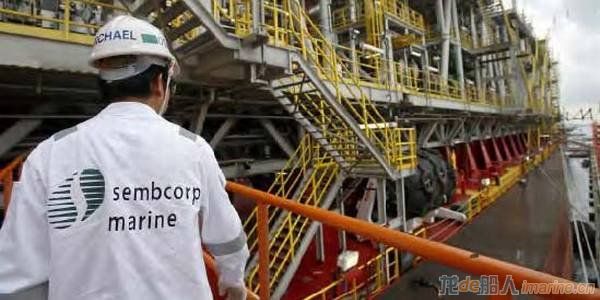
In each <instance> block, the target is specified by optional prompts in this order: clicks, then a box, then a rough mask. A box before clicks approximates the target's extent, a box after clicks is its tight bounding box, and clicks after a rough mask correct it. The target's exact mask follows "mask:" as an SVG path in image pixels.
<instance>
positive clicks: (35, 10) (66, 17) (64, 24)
mask: <svg viewBox="0 0 600 300" xmlns="http://www.w3.org/2000/svg"><path fill="white" fill-rule="evenodd" d="M1 4H2V6H1V7H0V32H6V33H13V34H18V35H26V36H32V37H36V38H43V39H50V40H58V41H64V42H71V43H78V44H85V45H91V44H93V41H94V34H95V33H96V31H97V29H98V28H100V26H102V25H103V24H104V22H105V21H107V20H109V19H110V18H112V17H113V16H115V15H118V14H124V13H127V11H126V9H125V8H123V7H121V6H117V5H114V4H111V3H107V2H102V1H94V0H62V1H58V0H57V1H56V2H55V3H54V5H51V6H53V7H42V6H41V3H40V1H31V2H27V1H8V0H3V1H2V2H1ZM44 5H48V4H47V3H45V4H44Z"/></svg>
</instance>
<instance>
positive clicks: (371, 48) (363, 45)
mask: <svg viewBox="0 0 600 300" xmlns="http://www.w3.org/2000/svg"><path fill="white" fill-rule="evenodd" d="M360 49H361V50H367V51H371V52H375V53H379V54H381V55H385V50H383V49H381V48H379V47H375V46H373V45H370V44H367V43H364V42H361V43H360Z"/></svg>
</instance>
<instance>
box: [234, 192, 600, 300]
mask: <svg viewBox="0 0 600 300" xmlns="http://www.w3.org/2000/svg"><path fill="white" fill-rule="evenodd" d="M227 189H228V190H229V191H230V192H232V193H235V194H239V195H241V196H244V198H246V199H250V200H252V201H255V202H256V203H257V205H258V223H259V226H258V233H259V253H260V254H259V265H258V277H259V280H260V286H262V287H265V286H268V284H269V282H270V280H269V277H270V275H269V268H268V267H269V265H270V264H269V260H270V255H269V253H268V239H269V233H268V231H269V229H268V221H267V220H268V217H269V216H268V214H269V211H268V206H276V207H279V208H281V209H284V210H286V211H288V212H290V213H294V214H298V215H301V216H303V217H306V218H308V219H310V220H314V221H318V222H321V223H323V224H325V225H327V226H331V227H334V228H336V229H339V230H345V231H347V232H351V233H354V234H357V235H360V236H363V237H365V238H368V239H370V240H373V241H376V242H380V243H383V244H386V245H389V246H391V247H393V248H394V249H398V250H402V251H408V252H410V253H413V254H414V255H417V256H421V257H423V259H425V260H429V261H432V262H436V263H439V264H442V265H445V266H448V267H451V268H454V269H457V270H460V271H463V272H466V273H469V274H475V275H485V274H488V275H490V274H493V275H498V276H499V278H500V280H502V281H504V280H506V278H507V276H511V277H512V279H513V280H514V283H515V286H516V288H517V289H520V288H521V286H522V285H523V282H525V281H526V282H528V283H544V284H547V285H548V286H550V287H552V286H555V285H559V284H573V282H571V281H569V280H566V279H563V278H559V277H556V276H553V275H550V274H546V273H542V272H539V271H535V270H532V269H528V268H525V267H522V266H518V265H515V264H511V263H507V262H503V261H500V260H496V259H493V258H490V257H486V256H484V255H481V254H479V253H473V252H470V251H466V250H463V249H459V248H456V247H452V246H449V245H446V244H443V243H439V242H434V241H430V240H426V239H423V238H419V237H416V236H414V235H411V234H407V233H402V232H399V231H396V230H392V229H388V228H385V227H381V226H379V225H377V224H372V223H369V222H365V221H362V220H358V219H355V218H351V217H346V216H343V215H339V214H337V213H335V212H331V211H328V210H323V209H319V208H316V207H312V206H309V205H303V204H299V203H297V202H295V201H291V200H289V199H285V198H281V197H278V196H275V195H272V194H269V193H265V192H262V191H259V190H255V189H252V188H249V187H246V186H244V185H240V184H236V183H228V184H227ZM488 205H489V204H488ZM388 251H393V250H386V252H385V254H386V255H387V254H388V253H390V252H388ZM382 259H383V258H382V257H375V258H374V259H373V260H371V262H370V263H368V264H367V265H377V264H379V262H380V261H381V260H382ZM388 267H389V266H388ZM378 269H379V268H378ZM393 276H399V275H397V274H396V273H392V277H393ZM380 278H385V277H384V276H382V273H381V271H375V272H374V273H372V274H371V275H370V276H369V279H368V280H367V281H366V282H364V283H363V284H364V285H372V284H375V286H378V285H379V286H382V285H384V284H385V285H387V284H389V283H386V282H384V283H383V284H380V283H378V282H382V281H381V279H380ZM338 284H340V282H338V281H336V282H333V283H332V284H331V285H330V286H329V287H326V289H325V290H321V291H320V292H318V293H316V294H313V295H311V297H312V298H323V297H325V298H327V299H329V295H327V294H326V293H327V292H326V291H328V290H330V289H332V288H333V287H335V286H336V285H338ZM358 286H359V283H358V282H355V283H354V287H355V288H352V289H351V292H353V293H355V294H354V295H356V292H357V291H358V290H359V288H358ZM554 290H555V289H550V291H554ZM556 290H558V289H556ZM259 295H260V297H261V299H268V298H269V296H270V290H269V289H268V288H260V289H259ZM350 295H352V294H347V296H350ZM543 296H544V297H547V298H556V297H557V295H555V294H549V295H543ZM599 297H600V291H598V290H597V289H596V290H595V291H594V294H578V295H560V298H561V299H581V300H585V299H598V298H599Z"/></svg>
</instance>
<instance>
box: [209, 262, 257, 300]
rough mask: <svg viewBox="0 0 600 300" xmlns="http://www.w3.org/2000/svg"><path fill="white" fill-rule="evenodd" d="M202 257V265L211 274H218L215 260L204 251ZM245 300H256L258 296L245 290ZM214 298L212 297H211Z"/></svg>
mask: <svg viewBox="0 0 600 300" xmlns="http://www.w3.org/2000/svg"><path fill="white" fill-rule="evenodd" d="M203 256H204V264H205V265H206V269H207V270H208V271H210V272H213V273H214V274H218V270H217V263H216V262H215V259H214V258H213V257H212V256H210V254H208V253H207V252H206V251H204V252H203ZM246 292H247V293H248V294H247V297H246V299H247V300H258V299H259V298H258V295H256V294H255V293H254V292H252V291H251V290H250V289H246ZM213 296H214V295H213Z"/></svg>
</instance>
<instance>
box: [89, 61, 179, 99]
mask: <svg viewBox="0 0 600 300" xmlns="http://www.w3.org/2000/svg"><path fill="white" fill-rule="evenodd" d="M159 74H163V76H162V79H163V85H164V87H165V90H166V87H167V78H168V69H167V68H166V67H162V66H159V65H151V66H150V67H149V68H148V69H146V71H144V72H142V73H140V74H137V75H135V76H132V77H129V78H125V79H122V80H112V81H107V80H103V79H101V78H100V79H99V80H98V86H99V87H100V94H101V96H102V99H103V100H106V101H110V102H115V101H119V100H121V99H123V98H126V97H139V98H146V97H148V96H150V83H151V82H152V80H153V79H154V78H156V76H158V75H159Z"/></svg>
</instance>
